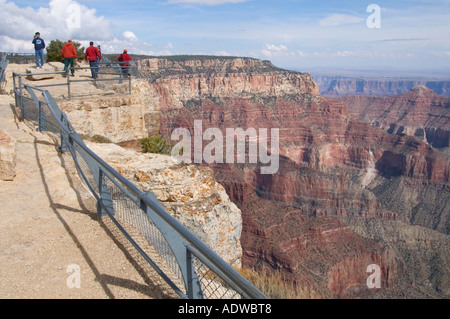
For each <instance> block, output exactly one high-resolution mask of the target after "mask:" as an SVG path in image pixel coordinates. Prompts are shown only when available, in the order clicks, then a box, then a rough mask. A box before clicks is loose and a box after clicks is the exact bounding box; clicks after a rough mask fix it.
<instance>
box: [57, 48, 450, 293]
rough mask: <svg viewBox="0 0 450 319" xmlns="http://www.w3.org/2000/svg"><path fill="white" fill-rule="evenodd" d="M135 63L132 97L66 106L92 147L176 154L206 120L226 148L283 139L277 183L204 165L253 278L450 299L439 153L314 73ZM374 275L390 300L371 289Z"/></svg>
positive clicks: (236, 63) (245, 166) (234, 62)
mask: <svg viewBox="0 0 450 319" xmlns="http://www.w3.org/2000/svg"><path fill="white" fill-rule="evenodd" d="M136 62H137V64H138V68H139V71H140V73H141V76H142V77H141V79H137V80H134V81H133V94H132V95H131V96H129V97H126V98H124V97H119V96H112V97H107V98H97V99H92V100H91V101H89V100H83V101H70V102H66V103H65V104H63V105H62V108H63V110H64V111H65V112H66V113H67V115H68V117H69V119H70V121H71V122H72V124H73V125H74V127H76V128H77V129H79V130H80V133H83V134H85V135H91V136H93V135H101V136H104V137H106V138H108V139H110V140H111V141H112V142H114V143H119V144H121V145H128V146H132V145H136V143H135V141H136V140H137V139H139V138H142V137H145V136H154V135H162V136H163V137H164V138H165V139H166V140H167V141H171V142H172V143H176V142H177V141H172V140H171V135H172V132H173V131H174V130H175V129H176V128H186V129H187V130H189V131H190V132H191V133H192V135H193V134H194V121H196V120H201V121H202V124H203V130H207V129H209V128H215V129H219V130H220V131H221V132H222V133H224V134H225V132H226V129H227V128H243V129H248V128H255V129H257V130H258V129H269V130H270V129H279V170H278V171H277V173H275V174H262V172H261V168H262V165H261V163H250V162H249V161H247V162H246V163H224V164H221V163H210V164H207V163H201V164H199V165H198V167H203V166H204V167H206V166H207V167H208V169H211V170H212V172H213V174H214V178H215V180H216V181H217V182H218V183H220V184H221V185H223V187H224V189H225V191H226V193H227V195H228V196H229V198H230V199H231V200H232V202H234V204H235V205H236V206H237V207H238V208H239V210H240V212H241V218H242V232H241V237H240V245H241V246H242V260H241V263H242V266H243V267H244V268H254V269H257V270H263V269H269V270H271V271H281V273H282V274H283V277H284V279H285V280H286V281H289V282H292V283H294V284H295V285H297V286H298V287H308V289H310V290H312V291H314V292H315V293H316V295H319V296H320V297H322V298H423V297H425V298H448V296H449V294H450V289H449V288H450V285H449V278H450V276H449V275H450V273H449V267H448V265H449V261H450V254H449V251H448V247H450V246H449V239H448V234H449V230H450V229H449V219H450V210H449V207H450V205H449V203H450V184H449V176H450V159H449V157H448V156H447V155H446V154H445V153H443V152H440V151H439V150H437V149H436V148H434V147H433V145H432V143H430V144H428V143H426V142H424V141H422V140H420V139H419V138H417V137H416V136H410V135H407V134H390V133H389V132H387V131H385V130H383V129H382V128H381V127H376V126H374V125H372V124H371V123H367V122H365V121H362V120H360V119H359V117H358V116H356V115H355V114H354V113H355V112H354V111H353V109H351V108H350V107H348V105H349V103H348V101H344V100H340V99H332V98H327V97H324V96H322V95H320V92H319V86H318V85H317V83H315V82H314V81H313V80H312V78H311V75H310V74H309V73H303V72H294V71H288V70H283V69H279V68H277V67H275V66H273V65H272V64H271V63H270V62H269V61H261V60H257V59H251V58H234V57H208V56H192V57H190V56H184V57H166V58H140V59H138V60H137V61H136ZM417 90H419V89H417ZM416 93H417V92H416V90H414V91H413V94H416ZM421 94H422V93H421ZM419 97H420V96H419ZM419 97H411V99H416V100H417V99H418V98H419ZM395 114H396V113H394V112H392V116H393V117H395V116H396V115H395ZM439 116H440V118H439V119H436V120H437V121H444V122H445V121H446V120H445V116H448V109H445V108H444V111H443V113H440V115H437V117H439ZM447 122H448V117H447ZM389 125H390V124H389ZM398 125H400V124H398ZM402 125H403V124H402ZM380 126H381V125H380ZM413 135H414V134H413ZM267 142H268V143H269V144H270V143H271V140H270V137H268V140H267ZM207 144H208V142H207V141H203V145H202V148H203V147H204V146H206V145H207ZM233 234H234V233H233ZM370 265H378V266H379V267H380V270H381V272H380V274H381V278H380V279H381V288H379V289H370V288H369V287H368V286H367V282H366V280H367V278H368V277H369V275H370V273H369V272H368V271H367V269H368V266H370Z"/></svg>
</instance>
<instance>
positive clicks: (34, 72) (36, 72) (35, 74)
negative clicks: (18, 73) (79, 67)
mask: <svg viewBox="0 0 450 319" xmlns="http://www.w3.org/2000/svg"><path fill="white" fill-rule="evenodd" d="M26 71H27V74H29V75H28V76H27V78H28V79H29V80H32V81H40V80H46V79H53V78H54V77H55V74H41V73H51V72H55V68H54V67H53V66H51V65H50V64H44V67H43V68H42V69H36V68H35V67H31V68H28V69H27V70H26Z"/></svg>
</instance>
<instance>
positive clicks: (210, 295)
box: [194, 257, 242, 299]
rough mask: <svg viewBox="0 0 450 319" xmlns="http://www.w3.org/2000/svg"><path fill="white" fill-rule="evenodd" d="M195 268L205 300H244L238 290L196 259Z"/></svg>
mask: <svg viewBox="0 0 450 319" xmlns="http://www.w3.org/2000/svg"><path fill="white" fill-rule="evenodd" d="M194 267H195V272H196V274H197V276H198V279H199V281H200V285H201V288H202V292H203V295H204V298H205V299H242V296H241V295H240V294H239V293H238V292H237V291H236V290H234V289H233V288H232V287H230V285H229V284H227V283H226V282H225V281H224V280H223V279H221V277H220V276H219V275H217V274H216V273H215V272H214V271H213V270H212V269H211V268H209V267H208V266H207V265H205V264H204V263H203V262H202V261H201V260H200V259H198V258H196V257H195V258H194Z"/></svg>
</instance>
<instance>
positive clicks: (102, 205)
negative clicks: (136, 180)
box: [97, 167, 114, 219]
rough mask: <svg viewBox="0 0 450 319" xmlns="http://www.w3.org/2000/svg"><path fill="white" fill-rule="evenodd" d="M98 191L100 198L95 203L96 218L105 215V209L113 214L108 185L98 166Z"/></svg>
mask: <svg viewBox="0 0 450 319" xmlns="http://www.w3.org/2000/svg"><path fill="white" fill-rule="evenodd" d="M98 191H99V195H100V200H99V202H98V203H97V215H98V218H99V219H101V218H102V217H104V216H106V215H107V214H108V213H107V211H106V210H108V211H109V213H110V214H111V215H114V204H113V199H112V196H111V193H110V191H109V188H108V185H106V179H105V174H104V173H103V171H102V170H101V168H100V167H99V168H98Z"/></svg>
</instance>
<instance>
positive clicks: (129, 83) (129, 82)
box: [128, 69, 131, 95]
mask: <svg viewBox="0 0 450 319" xmlns="http://www.w3.org/2000/svg"><path fill="white" fill-rule="evenodd" d="M129 70H130V69H129ZM129 70H128V71H129ZM128 93H129V94H130V95H131V72H130V74H128Z"/></svg>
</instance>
